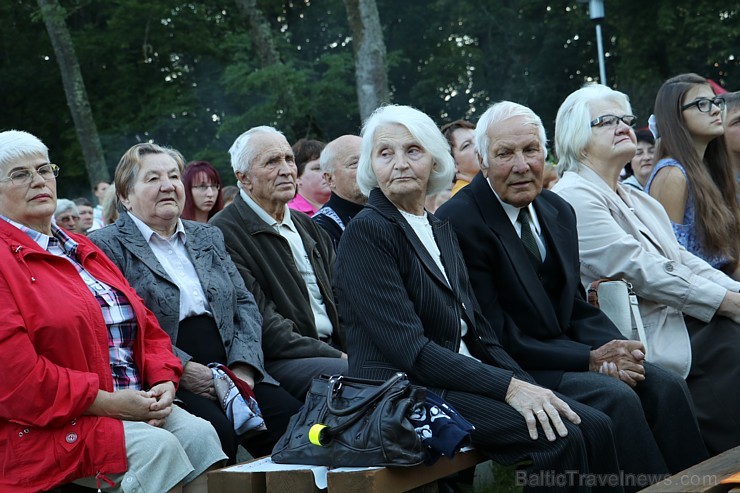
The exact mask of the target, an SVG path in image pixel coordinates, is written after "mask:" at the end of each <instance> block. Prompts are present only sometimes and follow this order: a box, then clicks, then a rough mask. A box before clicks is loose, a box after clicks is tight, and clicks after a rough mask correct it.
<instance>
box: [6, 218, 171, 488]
mask: <svg viewBox="0 0 740 493" xmlns="http://www.w3.org/2000/svg"><path fill="white" fill-rule="evenodd" d="M73 236H74V239H75V241H77V242H78V243H79V248H78V250H77V253H78V257H79V260H80V262H81V263H82V265H84V266H85V268H86V269H87V270H88V271H89V272H90V273H91V274H92V275H93V276H94V277H95V278H97V279H99V280H101V281H103V282H105V283H106V284H108V285H110V286H112V287H115V288H116V289H118V290H120V291H121V292H122V293H123V294H124V295H125V296H126V297H127V298H128V300H129V302H130V303H131V305H132V306H133V308H134V312H135V314H136V320H137V322H138V327H139V328H138V332H137V334H136V342H135V347H134V360H135V362H136V364H137V366H138V368H139V371H140V373H141V377H142V380H143V385H144V386H146V387H148V386H151V385H153V384H155V383H158V382H162V381H173V382H175V385H177V384H178V382H179V378H180V375H181V374H182V367H181V365H180V361H179V359H178V358H177V357H175V355H174V354H173V353H172V341H170V338H169V336H168V335H167V334H166V333H165V332H164V331H163V330H162V329H161V328H160V327H159V324H158V323H157V320H156V318H155V317H154V315H153V314H152V313H151V312H150V311H149V310H147V309H146V307H145V306H144V304H143V303H142V301H141V299H140V298H139V297H138V296H137V295H136V292H135V291H134V290H133V289H132V288H131V287H130V286H129V284H128V282H126V279H125V278H124V277H123V275H122V274H121V273H120V271H119V270H118V268H117V267H116V266H115V265H114V264H113V263H112V262H111V261H110V260H108V258H107V257H106V256H105V255H104V254H103V253H102V252H101V251H100V250H99V249H98V247H96V246H95V245H93V244H92V243H91V242H90V241H89V240H88V239H87V238H85V237H83V236H80V235H73ZM98 389H103V390H106V391H112V390H113V377H112V376H111V369H110V364H109V357H108V336H107V330H106V326H105V322H104V320H103V315H102V313H101V310H100V305H98V302H97V301H96V300H95V297H94V296H93V295H92V294H91V293H90V291H89V289H88V288H87V286H86V285H85V282H84V281H83V280H82V278H81V277H80V275H79V274H78V273H77V270H76V269H75V267H74V266H73V265H72V264H71V263H69V261H67V260H66V259H64V258H61V257H57V256H55V255H52V254H50V253H48V252H46V251H45V250H43V249H42V248H41V247H39V246H38V244H36V243H35V242H34V241H33V240H31V238H29V237H28V235H26V234H25V233H23V232H22V231H20V230H19V229H17V228H16V227H15V226H13V225H11V224H9V223H7V222H6V221H3V220H0V491H2V492H4V493H12V492H28V491H42V490H48V489H51V488H53V487H54V486H56V485H59V484H61V483H66V482H69V481H71V480H73V479H76V478H81V477H87V476H94V475H95V474H96V473H98V472H100V473H103V474H115V473H121V472H124V471H126V469H127V463H126V449H125V443H124V436H123V424H122V423H121V421H120V420H118V419H114V418H104V417H97V416H83V413H84V412H85V410H86V409H88V408H89V407H90V405H91V404H92V402H93V401H94V400H95V397H96V395H97V392H98Z"/></svg>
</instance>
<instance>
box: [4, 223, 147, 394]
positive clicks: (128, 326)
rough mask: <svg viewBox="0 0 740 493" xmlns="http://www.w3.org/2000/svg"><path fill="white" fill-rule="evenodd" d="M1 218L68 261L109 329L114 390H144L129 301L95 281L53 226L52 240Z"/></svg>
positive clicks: (74, 248)
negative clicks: (138, 364)
mask: <svg viewBox="0 0 740 493" xmlns="http://www.w3.org/2000/svg"><path fill="white" fill-rule="evenodd" d="M0 218H2V219H4V220H5V221H7V222H8V223H10V224H12V225H13V226H15V227H16V228H18V229H20V230H21V231H23V232H24V233H26V234H27V235H28V236H29V237H30V238H31V239H32V240H33V241H35V242H36V243H38V245H39V246H40V247H41V248H43V249H44V250H46V251H47V252H49V253H51V254H53V255H56V256H58V257H63V258H65V259H67V260H68V261H69V262H70V263H71V264H72V265H73V266H74V267H75V269H77V272H78V273H79V274H80V277H81V278H82V280H83V281H85V284H86V285H87V287H88V289H90V292H91V293H92V295H93V296H95V299H96V300H97V302H98V304H99V305H100V309H101V311H102V313H103V319H104V320H105V325H106V326H107V328H108V354H109V357H110V367H111V373H112V374H113V388H114V389H115V390H121V389H133V390H141V376H140V375H139V370H138V368H137V367H136V364H135V362H134V340H135V339H136V331H137V328H138V326H137V323H136V316H135V314H134V309H133V307H132V306H131V304H130V303H129V302H128V299H126V297H125V296H124V295H123V293H121V292H120V291H118V290H117V289H115V288H112V287H110V286H108V285H107V284H105V283H103V282H101V281H98V280H97V279H95V278H94V277H93V276H92V275H91V274H90V273H89V272H88V271H87V270H86V269H85V268H84V267H83V266H82V264H80V263H79V260H78V258H77V242H76V241H74V240H73V239H72V238H70V237H69V235H67V233H65V232H64V230H63V229H61V228H58V227H57V226H56V225H54V224H52V226H51V233H52V236H47V235H45V234H43V233H40V232H38V231H36V230H34V229H31V228H28V227H26V226H24V225H22V224H19V223H17V222H15V221H13V220H11V219H9V218H7V217H5V216H3V215H0Z"/></svg>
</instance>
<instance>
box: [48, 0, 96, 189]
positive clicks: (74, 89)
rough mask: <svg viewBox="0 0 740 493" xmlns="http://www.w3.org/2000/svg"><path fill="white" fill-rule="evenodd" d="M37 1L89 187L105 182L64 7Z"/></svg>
mask: <svg viewBox="0 0 740 493" xmlns="http://www.w3.org/2000/svg"><path fill="white" fill-rule="evenodd" d="M37 1H38V5H39V8H40V9H41V15H42V17H43V19H44V24H45V25H46V30H47V31H48V33H49V39H50V40H51V45H52V46H53V48H54V54H55V55H56V59H57V64H58V65H59V71H60V72H61V74H62V84H63V85H64V94H65V95H66V97H67V106H69V111H70V113H71V114H72V121H74V125H75V131H76V132H77V140H79V141H80V147H81V148H82V155H83V157H84V158H85V169H86V170H87V176H88V179H89V180H90V184H91V185H92V186H94V185H95V184H96V183H98V182H100V181H108V182H109V181H110V174H109V173H108V167H107V166H106V164H105V157H104V156H103V146H102V145H101V143H100V137H99V136H98V129H97V127H96V126H95V120H94V119H93V115H92V110H91V109H90V102H89V101H88V99H87V91H86V90H85V82H84V81H83V80H82V72H81V71H80V64H79V63H78V62H77V55H76V54H75V48H74V45H73V44H72V37H71V36H70V35H69V30H68V29H67V24H66V23H65V21H64V16H65V12H64V9H63V8H62V6H61V5H59V2H58V1H57V0H37Z"/></svg>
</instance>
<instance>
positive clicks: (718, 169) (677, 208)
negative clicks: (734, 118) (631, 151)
mask: <svg viewBox="0 0 740 493" xmlns="http://www.w3.org/2000/svg"><path fill="white" fill-rule="evenodd" d="M724 108H725V101H724V99H722V98H721V97H718V96H716V95H715V94H714V91H713V90H712V88H711V86H710V85H709V83H708V82H707V80H706V79H705V78H703V77H700V76H698V75H696V74H682V75H679V76H676V77H673V78H672V79H669V80H667V81H666V82H665V83H664V84H663V86H662V87H661V88H660V90H659V91H658V95H657V97H656V99H655V119H656V121H657V126H658V133H659V134H660V141H659V143H658V149H657V152H656V156H655V159H656V160H657V164H656V165H655V168H654V169H653V173H652V175H651V177H650V179H649V180H648V183H647V186H646V187H645V191H646V192H648V193H649V194H650V195H652V196H653V197H654V198H656V199H657V200H658V201H659V202H660V203H661V204H663V207H664V208H665V210H666V212H667V213H668V216H669V217H670V219H671V222H672V225H673V231H674V233H675V234H676V238H677V239H678V241H679V243H680V244H681V245H683V247H684V248H686V249H687V250H688V251H690V252H691V253H693V254H695V255H696V256H698V257H701V258H702V259H704V260H706V261H707V262H709V263H710V264H711V265H712V267H714V268H716V269H720V270H722V271H723V272H725V273H726V274H729V275H731V276H732V277H734V278H735V279H740V269H738V259H739V258H740V242H739V240H738V238H740V208H739V207H738V203H737V199H736V194H737V190H736V186H737V185H736V182H735V176H734V172H733V170H732V166H731V164H730V162H729V158H728V156H727V152H726V148H725V143H724V139H722V135H723V134H724V129H723V126H722V118H723V114H724Z"/></svg>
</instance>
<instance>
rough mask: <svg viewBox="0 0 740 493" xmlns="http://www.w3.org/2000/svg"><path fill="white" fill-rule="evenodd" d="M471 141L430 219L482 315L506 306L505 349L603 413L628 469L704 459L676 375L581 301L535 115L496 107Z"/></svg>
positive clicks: (573, 248)
mask: <svg viewBox="0 0 740 493" xmlns="http://www.w3.org/2000/svg"><path fill="white" fill-rule="evenodd" d="M475 143H476V148H477V151H478V153H479V154H480V156H481V160H482V163H483V164H482V173H481V174H480V175H478V176H476V177H475V178H474V179H473V181H472V182H471V184H470V185H469V186H467V187H465V188H464V189H463V190H461V191H460V193H458V194H457V195H455V196H454V197H453V198H452V199H450V200H449V201H448V202H447V203H446V204H445V205H443V206H442V207H441V208H440V209H439V210H438V212H437V214H436V215H437V216H439V217H440V218H443V219H448V220H449V221H450V223H451V224H452V227H453V228H454V229H455V232H456V233H457V237H458V239H459V241H460V248H461V250H462V253H463V257H464V258H465V263H466V265H467V267H468V271H469V273H470V280H471V283H472V285H473V290H474V292H475V296H476V298H477V299H478V301H479V302H480V304H481V306H482V307H484V309H483V312H484V315H486V317H487V318H489V321H494V319H499V318H500V314H498V313H496V312H494V311H492V310H491V309H490V308H487V307H489V306H491V305H493V303H494V302H498V303H500V305H501V306H502V307H504V311H505V312H506V317H507V318H508V319H509V321H510V323H507V324H505V325H504V327H503V329H502V331H503V334H502V336H501V341H502V343H503V346H504V348H505V349H506V350H507V351H508V352H509V354H511V355H512V356H513V357H514V359H515V360H516V361H517V362H518V363H519V364H520V365H521V366H522V368H524V369H525V370H527V371H528V372H529V373H530V374H531V375H532V376H533V377H534V378H535V380H537V382H538V383H539V384H541V385H543V386H545V387H548V388H550V389H552V390H555V391H558V392H560V393H561V394H564V395H566V396H568V397H570V398H572V399H575V400H576V401H578V402H581V403H582V404H586V405H588V406H591V407H593V408H595V409H598V410H599V411H602V412H603V413H605V414H606V415H608V416H609V417H610V418H611V420H612V425H613V426H612V429H613V433H614V438H615V442H616V448H617V454H618V457H619V464H620V466H621V467H622V468H623V469H624V471H625V473H632V474H638V473H652V474H665V473H667V472H670V473H671V474H675V473H676V472H678V471H680V470H682V469H684V468H685V467H688V466H689V465H691V464H694V463H696V462H697V461H701V460H702V457H705V456H706V455H705V454H706V451H705V450H704V447H703V443H702V440H701V436H700V434H699V432H698V427H697V425H696V418H695V417H694V415H693V410H692V406H691V403H690V401H689V399H688V398H687V394H688V390H687V388H686V385H685V383H684V382H683V379H682V378H681V377H680V376H678V375H676V374H674V373H672V372H669V371H667V370H664V369H663V368H660V367H658V366H656V365H654V364H650V363H648V362H646V361H645V348H644V346H643V344H642V343H641V342H640V341H632V340H626V339H625V338H624V337H623V336H622V334H621V333H620V332H619V329H617V328H616V327H615V326H614V324H613V323H612V322H611V321H610V320H609V318H608V317H607V316H606V315H605V314H604V313H603V312H601V311H600V310H599V309H598V308H596V307H594V306H592V305H590V304H589V303H588V302H587V301H586V299H585V292H584V289H583V287H582V285H581V282H580V262H579V251H578V231H577V228H576V217H575V213H574V211H573V208H572V207H571V206H570V205H569V204H568V203H567V202H566V201H565V200H563V199H562V198H560V197H558V196H557V195H556V194H554V193H552V192H550V191H549V190H543V186H542V183H543V171H544V167H545V157H546V155H547V149H546V143H547V140H546V136H545V129H544V127H543V125H542V121H541V120H540V118H539V117H538V116H537V115H536V114H535V113H534V112H533V111H532V110H531V109H529V108H527V107H525V106H522V105H520V104H517V103H512V102H509V101H503V102H500V103H496V104H494V105H492V106H491V107H490V108H489V109H488V110H487V111H486V112H485V113H484V114H483V115H482V116H481V118H480V120H479V121H478V124H477V126H476V129H475ZM658 416H660V418H658ZM678 436H680V437H681V440H690V441H691V443H692V446H691V447H684V446H682V445H681V444H680V443H679V442H675V441H674V438H673V437H678Z"/></svg>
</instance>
